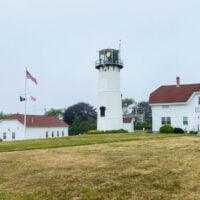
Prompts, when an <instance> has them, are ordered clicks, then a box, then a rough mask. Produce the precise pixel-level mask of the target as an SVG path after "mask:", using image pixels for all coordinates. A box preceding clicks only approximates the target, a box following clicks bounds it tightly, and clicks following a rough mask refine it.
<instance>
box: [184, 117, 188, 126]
mask: <svg viewBox="0 0 200 200" xmlns="http://www.w3.org/2000/svg"><path fill="white" fill-rule="evenodd" d="M183 125H188V117H183Z"/></svg>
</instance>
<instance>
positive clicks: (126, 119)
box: [123, 117, 133, 123]
mask: <svg viewBox="0 0 200 200" xmlns="http://www.w3.org/2000/svg"><path fill="white" fill-rule="evenodd" d="M132 119H133V118H131V117H124V118H123V123H131V122H132Z"/></svg>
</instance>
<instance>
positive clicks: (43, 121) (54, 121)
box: [6, 114, 68, 127]
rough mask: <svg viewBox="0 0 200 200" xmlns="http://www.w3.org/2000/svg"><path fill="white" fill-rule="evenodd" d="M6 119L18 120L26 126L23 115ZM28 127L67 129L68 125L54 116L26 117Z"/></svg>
mask: <svg viewBox="0 0 200 200" xmlns="http://www.w3.org/2000/svg"><path fill="white" fill-rule="evenodd" d="M6 119H16V120H18V121H19V122H21V123H22V124H24V115H22V114H14V115H10V116H8V117H7V118H6ZM26 126H27V127H67V126H68V124H67V123H65V122H64V121H62V120H60V119H58V118H56V117H52V116H44V115H26Z"/></svg>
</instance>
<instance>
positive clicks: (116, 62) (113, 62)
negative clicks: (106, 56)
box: [95, 60, 123, 69]
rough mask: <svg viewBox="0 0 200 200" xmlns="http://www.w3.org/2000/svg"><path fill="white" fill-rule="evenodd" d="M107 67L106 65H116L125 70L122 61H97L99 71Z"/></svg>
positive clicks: (96, 65)
mask: <svg viewBox="0 0 200 200" xmlns="http://www.w3.org/2000/svg"><path fill="white" fill-rule="evenodd" d="M104 65H105V66H106V65H115V66H118V67H119V68H123V62H122V60H115V61H109V60H97V61H96V62H95V67H96V68H97V69H98V68H99V67H101V66H104Z"/></svg>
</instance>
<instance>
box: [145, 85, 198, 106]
mask: <svg viewBox="0 0 200 200" xmlns="http://www.w3.org/2000/svg"><path fill="white" fill-rule="evenodd" d="M194 92H200V84H186V85H179V86H177V85H167V86H161V87H159V88H158V89H156V90H155V91H154V92H152V93H151V94H150V97H149V104H160V103H185V102H187V101H188V100H189V98H190V97H191V96H192V95H193V93H194Z"/></svg>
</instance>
